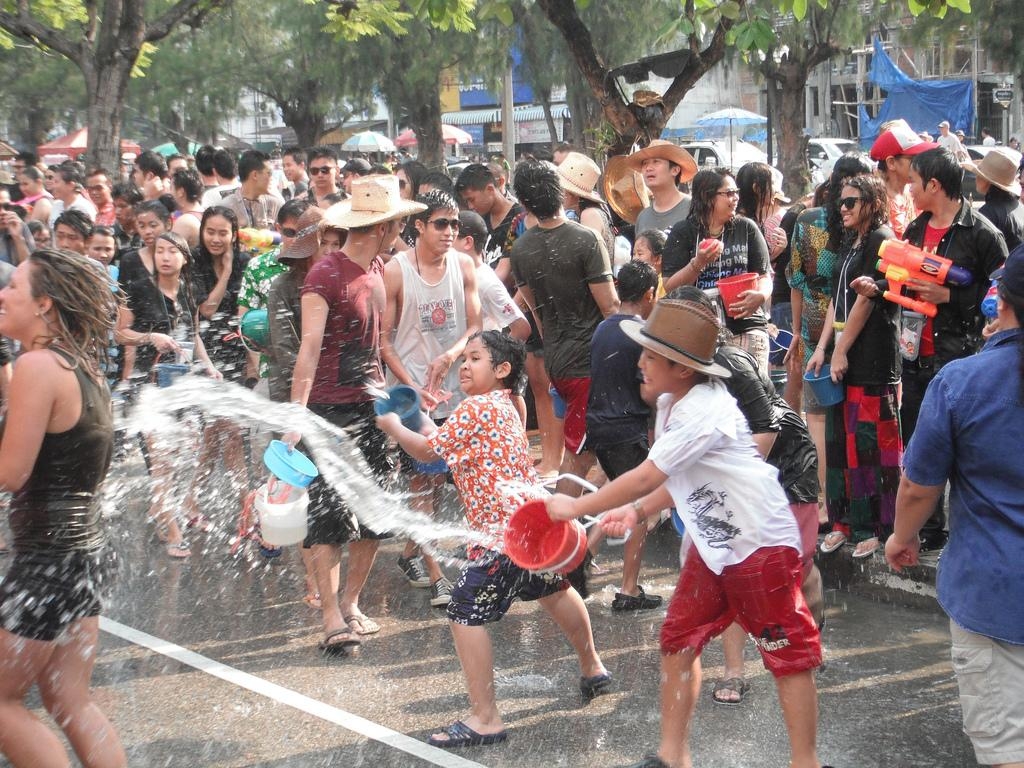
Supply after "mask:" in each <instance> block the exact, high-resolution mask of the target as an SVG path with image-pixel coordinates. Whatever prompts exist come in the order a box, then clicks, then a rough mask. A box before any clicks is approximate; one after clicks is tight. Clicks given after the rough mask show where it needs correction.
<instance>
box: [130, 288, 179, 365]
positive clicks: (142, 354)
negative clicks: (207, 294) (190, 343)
mask: <svg viewBox="0 0 1024 768" xmlns="http://www.w3.org/2000/svg"><path fill="white" fill-rule="evenodd" d="M125 298H126V300H127V304H128V309H130V310H131V312H132V315H133V316H134V320H133V322H132V330H133V331H136V332H138V333H165V334H167V335H168V336H173V337H175V338H176V339H178V340H180V341H184V340H189V339H190V338H191V337H192V327H193V321H192V319H193V317H195V313H196V304H195V302H194V301H193V300H191V298H190V296H189V292H188V286H187V285H186V283H185V281H184V280H179V282H178V295H177V297H176V298H175V299H169V298H167V296H165V295H164V294H163V292H162V291H161V290H160V289H159V288H158V287H157V285H156V283H155V282H154V281H153V279H152V278H151V277H149V275H148V274H147V275H146V276H145V277H137V278H135V279H134V280H133V281H132V283H131V284H129V285H128V286H127V287H126V290H125ZM156 357H157V352H156V349H155V348H154V347H153V346H152V345H150V344H141V345H139V346H138V347H136V353H135V372H136V373H139V374H146V375H148V374H149V372H150V370H151V369H152V368H153V363H155V362H156ZM165 362H166V360H165ZM170 362H173V360H171V361H170Z"/></svg>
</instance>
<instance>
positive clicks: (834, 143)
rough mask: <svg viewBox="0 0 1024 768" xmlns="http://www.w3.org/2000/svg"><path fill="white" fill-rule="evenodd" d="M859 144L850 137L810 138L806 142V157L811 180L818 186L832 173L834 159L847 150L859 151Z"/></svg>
mask: <svg viewBox="0 0 1024 768" xmlns="http://www.w3.org/2000/svg"><path fill="white" fill-rule="evenodd" d="M859 151H860V145H859V144H858V143H857V142H856V141H853V140H852V139H825V138H819V139H811V140H810V141H808V142H807V159H808V161H809V162H810V164H811V182H812V183H813V184H814V186H818V185H819V184H821V183H822V182H823V181H825V180H826V179H827V178H828V177H829V176H831V175H832V167H833V166H834V165H835V164H836V160H838V159H839V158H840V157H842V156H843V155H845V154H846V153H847V152H859Z"/></svg>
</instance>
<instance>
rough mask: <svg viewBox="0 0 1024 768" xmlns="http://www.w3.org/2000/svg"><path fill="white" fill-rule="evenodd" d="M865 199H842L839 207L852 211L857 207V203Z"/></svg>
mask: <svg viewBox="0 0 1024 768" xmlns="http://www.w3.org/2000/svg"><path fill="white" fill-rule="evenodd" d="M863 199H864V198H863V197H842V198H840V199H839V207H840V208H843V209H845V210H847V211H852V210H853V209H854V208H856V207H857V203H859V202H860V201H861V200H863Z"/></svg>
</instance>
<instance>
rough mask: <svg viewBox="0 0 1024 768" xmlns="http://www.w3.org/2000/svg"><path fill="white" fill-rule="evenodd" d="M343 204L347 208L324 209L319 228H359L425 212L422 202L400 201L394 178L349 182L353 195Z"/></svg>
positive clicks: (373, 178)
mask: <svg viewBox="0 0 1024 768" xmlns="http://www.w3.org/2000/svg"><path fill="white" fill-rule="evenodd" d="M344 202H346V203H348V205H344V206H343V205H341V204H340V203H338V204H336V205H332V206H331V207H330V208H328V209H327V211H326V212H325V213H324V219H323V222H322V226H324V227H336V228H337V229H358V228H359V227H369V226H372V225H374V224H381V223H383V222H385V221H392V220H394V219H401V218H403V217H405V216H413V215H415V214H417V213H422V212H423V211H425V210H427V206H425V205H423V203H414V202H412V201H411V200H403V199H402V196H401V194H400V193H399V189H398V177H397V176H361V177H359V178H357V179H355V180H354V181H353V182H352V196H351V198H349V199H348V200H346V201H344ZM335 209H337V210H335Z"/></svg>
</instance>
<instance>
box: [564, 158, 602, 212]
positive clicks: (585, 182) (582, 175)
mask: <svg viewBox="0 0 1024 768" xmlns="http://www.w3.org/2000/svg"><path fill="white" fill-rule="evenodd" d="M600 175H601V168H600V167H599V166H598V165H597V163H595V162H594V161H593V160H591V159H590V158H589V157H587V156H586V155H582V154H580V153H579V152H570V153H569V154H567V155H566V156H565V158H564V159H563V160H562V163H561V165H559V166H558V180H559V181H560V182H561V183H562V189H564V190H566V191H567V192H572V193H573V194H574V195H576V196H577V197H582V198H584V199H586V200H592V201H593V202H595V203H603V202H604V200H602V199H601V196H600V195H599V194H597V192H595V191H594V188H595V187H596V186H597V179H598V177H599V176H600Z"/></svg>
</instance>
